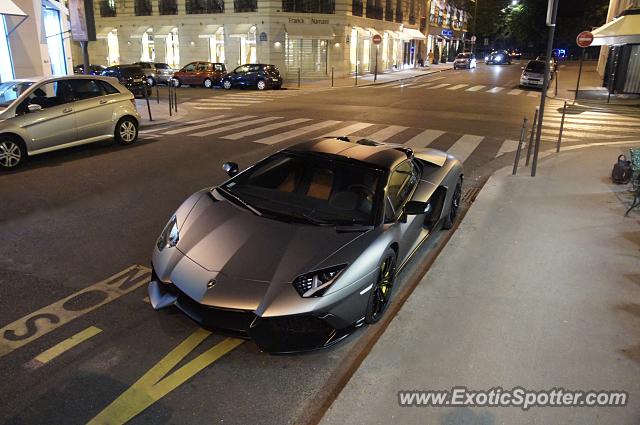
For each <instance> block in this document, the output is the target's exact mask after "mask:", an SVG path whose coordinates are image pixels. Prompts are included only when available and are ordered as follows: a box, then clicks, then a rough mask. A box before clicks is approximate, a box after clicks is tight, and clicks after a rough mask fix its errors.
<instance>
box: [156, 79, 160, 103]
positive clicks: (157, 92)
mask: <svg viewBox="0 0 640 425" xmlns="http://www.w3.org/2000/svg"><path fill="white" fill-rule="evenodd" d="M156 102H158V105H159V104H160V89H159V88H158V83H156Z"/></svg>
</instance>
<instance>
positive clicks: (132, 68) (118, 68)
mask: <svg viewBox="0 0 640 425" xmlns="http://www.w3.org/2000/svg"><path fill="white" fill-rule="evenodd" d="M101 75H104V76H105V77H114V78H116V79H117V80H118V81H119V82H120V84H122V85H123V86H125V87H126V88H128V89H129V90H130V91H131V93H133V94H134V95H136V96H140V97H144V94H145V90H146V92H147V95H148V96H150V95H151V87H149V85H148V84H147V82H146V79H145V75H144V71H142V68H140V66H138V65H114V66H110V67H109V68H107V69H105V70H104V71H102V74H101Z"/></svg>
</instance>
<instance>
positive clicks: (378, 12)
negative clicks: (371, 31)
mask: <svg viewBox="0 0 640 425" xmlns="http://www.w3.org/2000/svg"><path fill="white" fill-rule="evenodd" d="M367 18H371V19H380V20H382V4H381V3H380V0H375V1H372V0H369V1H367Z"/></svg>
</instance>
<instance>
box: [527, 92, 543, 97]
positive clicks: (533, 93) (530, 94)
mask: <svg viewBox="0 0 640 425" xmlns="http://www.w3.org/2000/svg"><path fill="white" fill-rule="evenodd" d="M527 96H529V97H540V93H538V92H535V91H530V92H529V93H527Z"/></svg>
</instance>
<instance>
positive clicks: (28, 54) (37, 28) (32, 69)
mask: <svg viewBox="0 0 640 425" xmlns="http://www.w3.org/2000/svg"><path fill="white" fill-rule="evenodd" d="M0 2H3V5H2V6H7V5H9V3H11V5H12V6H13V5H15V6H16V7H17V9H14V12H13V14H6V15H5V14H0V81H7V80H11V79H14V78H23V77H32V76H41V75H65V74H68V73H71V72H73V70H72V53H71V50H72V45H71V42H70V40H69V33H68V31H69V11H68V9H67V8H66V6H65V4H64V3H63V2H60V1H58V0H0ZM4 2H6V3H4ZM15 10H19V11H18V12H15Z"/></svg>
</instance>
